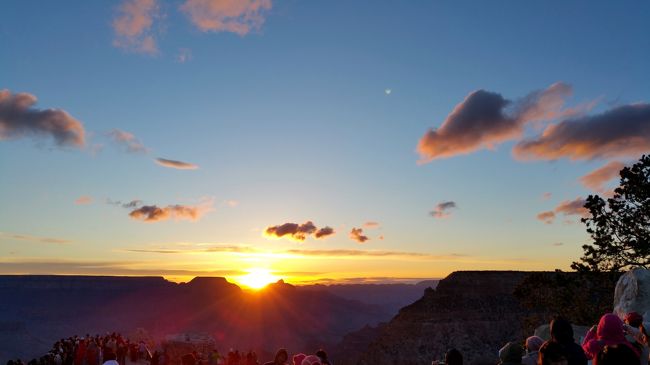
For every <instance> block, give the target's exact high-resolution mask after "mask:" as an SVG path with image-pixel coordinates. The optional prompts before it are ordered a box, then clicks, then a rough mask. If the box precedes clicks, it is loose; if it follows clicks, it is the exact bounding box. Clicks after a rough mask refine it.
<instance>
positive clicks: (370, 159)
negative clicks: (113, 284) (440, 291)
mask: <svg viewBox="0 0 650 365" xmlns="http://www.w3.org/2000/svg"><path fill="white" fill-rule="evenodd" d="M207 3H211V2H209V1H207V2H206V1H204V2H196V1H185V0H178V1H161V0H147V1H141V0H120V1H117V0H116V1H88V0H85V1H81V0H75V1H65V2H60V1H35V0H24V1H9V2H7V3H5V4H4V5H3V6H2V11H0V44H1V47H0V48H1V50H2V51H1V52H0V53H1V56H0V274H62V275H117V276H163V277H165V278H167V279H169V280H172V281H177V282H187V281H189V280H191V279H192V278H194V277H197V276H219V277H226V278H227V280H228V281H230V282H233V283H236V284H238V285H241V286H242V287H246V288H250V289H260V288H263V287H264V286H265V285H267V284H269V283H272V282H276V281H278V280H279V279H283V280H285V281H286V282H288V283H293V284H307V283H393V282H399V283H402V282H408V283H415V282H419V281H421V280H424V279H431V278H442V277H445V276H446V275H448V274H449V273H451V272H453V271H456V270H554V269H563V270H568V269H569V268H570V264H571V262H572V261H574V260H576V259H577V258H578V257H579V256H580V255H581V254H582V248H581V246H582V245H583V244H585V243H587V242H589V235H588V234H587V233H586V231H585V227H584V225H583V224H582V223H580V218H581V217H582V216H584V215H585V214H586V212H585V210H584V208H582V205H583V203H584V199H585V198H586V197H587V196H588V195H589V194H595V193H597V194H601V195H607V194H611V189H612V188H613V187H614V186H616V183H617V176H618V171H619V170H620V169H621V168H622V167H623V166H626V165H628V164H630V163H631V162H634V161H636V160H638V159H639V157H640V156H641V155H642V154H643V153H647V152H648V151H649V150H650V148H649V147H650V133H649V132H648V131H649V130H650V129H649V128H648V127H647V125H648V123H649V121H650V104H648V103H650V87H649V86H650V72H649V68H648V65H650V43H649V39H650V22H649V21H648V19H649V14H650V2H647V1H629V2H618V1H550V2H549V1H542V2H532V1H510V2H505V3H504V2H496V3H495V2H492V1H474V2H457V1H352V2H350V1H339V2H336V1H334V2H332V1H280V0H277V1H276V0H267V1H259V2H257V1H253V2H249V1H243V2H241V3H239V5H241V6H234V7H233V8H227V7H228V6H227V4H226V3H228V4H230V3H231V2H225V3H224V2H212V3H214V4H217V3H219V4H222V5H223V4H226V5H223V6H224V7H226V8H227V9H226V8H221V7H219V6H216V5H215V6H214V7H211V8H210V7H207V8H206V7H201V5H200V4H207ZM197 4H198V5H197ZM233 4H234V3H233ZM220 6H221V5H220Z"/></svg>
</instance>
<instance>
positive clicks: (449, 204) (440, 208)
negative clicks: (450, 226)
mask: <svg viewBox="0 0 650 365" xmlns="http://www.w3.org/2000/svg"><path fill="white" fill-rule="evenodd" d="M456 208H458V206H457V205H456V202H453V201H446V202H440V203H438V205H436V207H435V208H433V210H432V211H431V212H429V214H430V215H431V216H432V217H434V218H448V217H450V216H451V210H452V209H456Z"/></svg>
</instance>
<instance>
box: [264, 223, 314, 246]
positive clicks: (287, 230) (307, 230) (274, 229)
mask: <svg viewBox="0 0 650 365" xmlns="http://www.w3.org/2000/svg"><path fill="white" fill-rule="evenodd" d="M317 230H318V228H316V226H315V225H314V223H313V222H312V221H307V222H305V223H303V224H298V223H284V224H281V225H279V226H270V227H266V229H265V230H264V235H265V236H267V237H275V238H282V237H284V236H287V238H290V239H292V240H294V241H298V242H303V241H304V240H305V239H307V236H309V235H311V234H314V233H316V231H317Z"/></svg>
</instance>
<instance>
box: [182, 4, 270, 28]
mask: <svg viewBox="0 0 650 365" xmlns="http://www.w3.org/2000/svg"><path fill="white" fill-rule="evenodd" d="M269 9H271V0H186V1H185V3H184V4H183V5H181V11H183V12H184V13H185V14H187V16H188V17H189V18H190V21H191V22H192V23H193V24H194V25H195V26H197V27H198V28H199V29H200V30H202V31H204V32H208V31H212V32H232V33H236V34H239V35H240V36H243V35H246V34H248V32H250V31H251V30H256V29H259V28H260V27H261V26H262V24H264V16H265V13H266V11H268V10H269Z"/></svg>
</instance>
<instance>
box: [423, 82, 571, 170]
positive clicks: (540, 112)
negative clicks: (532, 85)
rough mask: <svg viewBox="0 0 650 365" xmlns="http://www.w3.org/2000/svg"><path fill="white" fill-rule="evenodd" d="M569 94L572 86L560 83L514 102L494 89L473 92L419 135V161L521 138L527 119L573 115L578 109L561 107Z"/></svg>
mask: <svg viewBox="0 0 650 365" xmlns="http://www.w3.org/2000/svg"><path fill="white" fill-rule="evenodd" d="M571 93H572V88H571V86H569V85H567V84H564V83H561V82H558V83H555V84H553V85H551V86H549V87H548V88H547V89H545V90H537V91H534V92H532V93H530V94H528V95H527V96H525V97H524V98H522V99H519V100H517V101H515V102H513V101H510V100H507V99H505V98H504V97H503V96H501V94H498V93H495V92H490V91H486V90H478V91H474V92H472V93H470V94H469V95H468V96H467V97H466V98H465V100H463V102H461V103H460V104H458V105H456V107H455V108H454V110H453V111H452V112H451V114H449V115H448V116H447V118H446V119H445V121H444V122H443V123H442V125H441V126H440V128H438V129H431V130H429V131H428V132H427V133H425V134H424V136H422V138H421V139H420V141H419V143H418V146H417V151H418V153H419V154H420V163H426V162H430V161H432V160H435V159H441V158H448V157H453V156H457V155H463V154H469V153H472V152H475V151H478V150H480V149H484V148H488V149H493V148H494V147H495V146H496V145H498V144H501V143H503V142H506V141H510V140H514V139H518V138H520V137H521V136H522V134H523V131H524V127H525V126H526V125H527V124H528V123H530V122H533V121H544V120H551V119H554V118H559V117H561V116H566V115H567V114H575V113H577V112H578V111H577V110H572V109H571V110H562V107H563V105H564V101H565V99H566V98H568V97H569V96H570V95H571Z"/></svg>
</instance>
